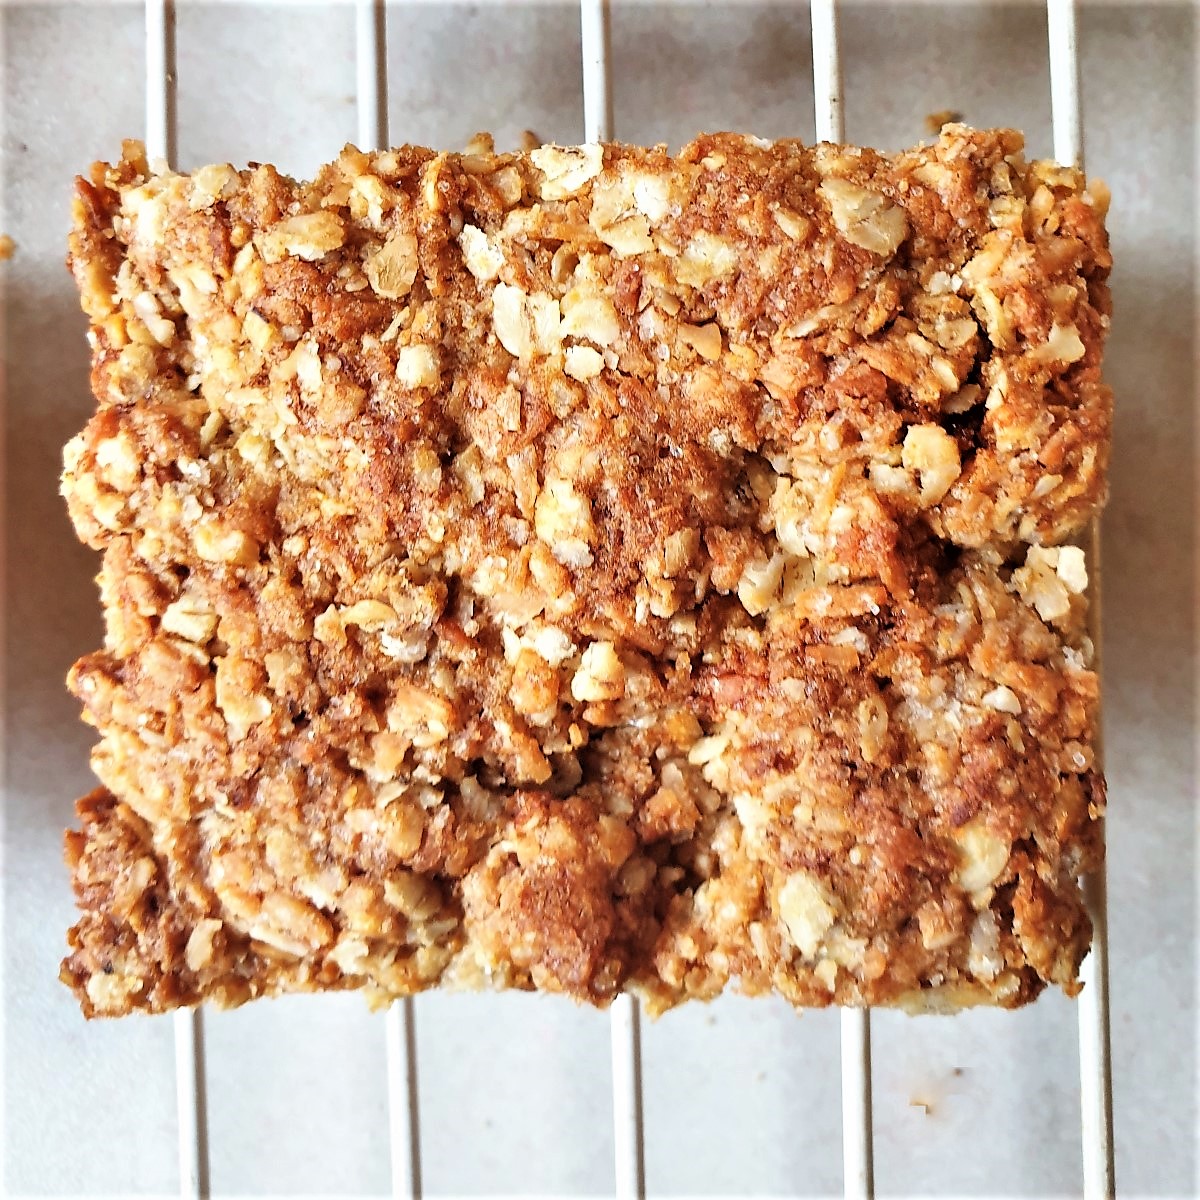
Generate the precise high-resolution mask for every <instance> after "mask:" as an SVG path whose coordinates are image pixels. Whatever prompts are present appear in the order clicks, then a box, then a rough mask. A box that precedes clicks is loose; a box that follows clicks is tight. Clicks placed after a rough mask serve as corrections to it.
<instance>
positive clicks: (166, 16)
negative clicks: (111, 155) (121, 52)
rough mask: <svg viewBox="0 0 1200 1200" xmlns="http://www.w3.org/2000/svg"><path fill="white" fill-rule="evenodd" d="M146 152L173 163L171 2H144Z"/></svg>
mask: <svg viewBox="0 0 1200 1200" xmlns="http://www.w3.org/2000/svg"><path fill="white" fill-rule="evenodd" d="M145 17H146V152H147V154H149V156H150V157H151V158H156V159H164V160H165V161H167V162H168V163H173V162H174V161H175V125H176V122H175V0H146V8H145Z"/></svg>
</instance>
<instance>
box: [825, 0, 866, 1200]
mask: <svg viewBox="0 0 1200 1200" xmlns="http://www.w3.org/2000/svg"><path fill="white" fill-rule="evenodd" d="M810 16H811V19H812V53H813V111H814V114H815V118H816V122H815V123H816V136H817V141H819V142H841V141H844V140H845V137H846V120H845V115H844V112H843V109H842V56H841V49H840V46H839V43H838V14H837V3H836V0H812V5H811V8H810ZM841 1042H842V1046H841V1057H842V1190H843V1192H844V1194H845V1195H846V1196H847V1197H848V1198H849V1197H853V1200H870V1197H872V1196H874V1194H875V1148H874V1138H873V1136H872V1119H871V1118H872V1104H871V1014H870V1012H869V1011H868V1010H867V1009H862V1008H845V1009H843V1010H842V1014H841Z"/></svg>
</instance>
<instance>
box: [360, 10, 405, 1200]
mask: <svg viewBox="0 0 1200 1200" xmlns="http://www.w3.org/2000/svg"><path fill="white" fill-rule="evenodd" d="M354 19H355V84H356V91H357V98H356V108H357V116H358V147H359V149H360V150H383V149H385V148H386V147H387V144H388V105H387V7H386V4H385V3H384V0H355V6H354ZM384 1030H385V1042H386V1048H387V1054H386V1063H387V1082H388V1146H389V1148H390V1152H391V1165H392V1196H393V1200H418V1198H419V1197H420V1195H421V1109H420V1100H419V1096H418V1091H417V1017H416V1006H415V1005H414V1003H413V1000H412V997H411V996H406V997H405V998H404V999H403V1000H397V1001H396V1002H395V1003H394V1004H392V1005H391V1007H390V1008H389V1009H388V1011H387V1014H386V1016H385V1017H384Z"/></svg>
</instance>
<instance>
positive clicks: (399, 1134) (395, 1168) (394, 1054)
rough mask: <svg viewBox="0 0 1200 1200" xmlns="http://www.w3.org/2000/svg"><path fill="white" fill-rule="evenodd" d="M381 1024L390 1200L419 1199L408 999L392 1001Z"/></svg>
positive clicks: (413, 1037) (412, 1010)
mask: <svg viewBox="0 0 1200 1200" xmlns="http://www.w3.org/2000/svg"><path fill="white" fill-rule="evenodd" d="M384 1021H385V1026H386V1030H387V1075H388V1144H389V1146H390V1148H391V1158H392V1200H420V1196H421V1124H420V1111H421V1110H420V1107H419V1105H418V1102H417V1024H416V1006H415V1005H414V1004H413V1002H412V998H411V997H406V998H405V999H403V1000H398V1001H396V1003H394V1004H393V1005H392V1006H391V1007H390V1008H389V1009H388V1010H387V1015H386V1016H385V1018H384Z"/></svg>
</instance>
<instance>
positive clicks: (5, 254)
mask: <svg viewBox="0 0 1200 1200" xmlns="http://www.w3.org/2000/svg"><path fill="white" fill-rule="evenodd" d="M16 252H17V243H16V242H14V241H13V240H12V238H10V237H9V236H8V234H7V233H0V262H7V261H8V260H9V259H10V258H12V256H13V255H14V254H15V253H16Z"/></svg>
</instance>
